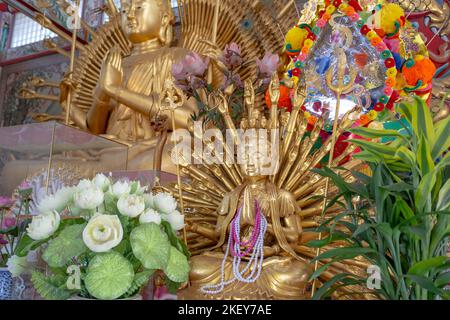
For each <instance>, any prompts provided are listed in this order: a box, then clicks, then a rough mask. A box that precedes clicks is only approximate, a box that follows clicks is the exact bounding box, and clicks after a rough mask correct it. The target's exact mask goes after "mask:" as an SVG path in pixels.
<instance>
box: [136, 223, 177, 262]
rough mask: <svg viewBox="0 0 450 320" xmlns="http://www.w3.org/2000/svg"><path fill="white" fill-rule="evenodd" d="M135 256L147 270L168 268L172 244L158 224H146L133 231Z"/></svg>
mask: <svg viewBox="0 0 450 320" xmlns="http://www.w3.org/2000/svg"><path fill="white" fill-rule="evenodd" d="M130 243H131V248H132V249H133V254H134V256H135V257H136V258H138V259H139V261H140V262H141V263H142V265H143V266H144V267H145V268H146V269H155V270H157V269H164V268H166V267H167V263H168V261H169V253H170V242H169V238H168V237H167V234H166V233H165V232H164V231H162V230H161V227H160V226H159V225H157V224H156V223H146V224H142V225H140V226H139V227H137V228H135V229H133V231H132V232H131V234H130Z"/></svg>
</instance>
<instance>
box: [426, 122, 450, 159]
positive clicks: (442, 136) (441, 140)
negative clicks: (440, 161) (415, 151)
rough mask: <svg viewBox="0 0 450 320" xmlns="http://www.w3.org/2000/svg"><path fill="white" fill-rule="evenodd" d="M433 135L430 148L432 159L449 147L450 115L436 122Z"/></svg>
mask: <svg viewBox="0 0 450 320" xmlns="http://www.w3.org/2000/svg"><path fill="white" fill-rule="evenodd" d="M435 137H436V141H435V142H434V144H433V148H432V150H431V156H432V157H433V159H436V158H438V157H440V156H441V155H442V154H443V153H444V152H445V151H446V150H447V149H448V148H450V117H446V118H445V119H443V120H441V121H439V122H438V123H437V124H436V129H435Z"/></svg>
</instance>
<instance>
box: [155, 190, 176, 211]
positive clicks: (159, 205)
mask: <svg viewBox="0 0 450 320" xmlns="http://www.w3.org/2000/svg"><path fill="white" fill-rule="evenodd" d="M153 203H154V209H155V210H157V211H158V212H161V213H165V214H170V213H172V212H174V211H175V210H176V209H177V201H176V200H175V198H174V197H173V196H172V195H171V194H170V193H167V192H161V193H158V194H156V195H155V196H154V197H153Z"/></svg>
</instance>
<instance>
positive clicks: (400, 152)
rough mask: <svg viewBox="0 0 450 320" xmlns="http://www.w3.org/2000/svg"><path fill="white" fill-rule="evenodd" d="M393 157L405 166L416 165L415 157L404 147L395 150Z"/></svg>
mask: <svg viewBox="0 0 450 320" xmlns="http://www.w3.org/2000/svg"><path fill="white" fill-rule="evenodd" d="M395 157H396V158H398V159H400V160H401V161H403V162H404V163H405V164H407V165H409V166H410V167H414V166H415V165H416V156H415V154H414V153H413V152H412V151H411V150H409V149H408V148H406V147H405V146H401V147H400V148H398V149H397V152H396V153H395Z"/></svg>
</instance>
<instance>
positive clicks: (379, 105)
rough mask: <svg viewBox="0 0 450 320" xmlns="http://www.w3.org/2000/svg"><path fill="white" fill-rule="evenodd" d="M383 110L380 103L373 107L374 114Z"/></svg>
mask: <svg viewBox="0 0 450 320" xmlns="http://www.w3.org/2000/svg"><path fill="white" fill-rule="evenodd" d="M383 109H384V104H382V103H381V102H378V103H376V104H375V106H374V107H373V110H375V111H376V112H380V111H383Z"/></svg>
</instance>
